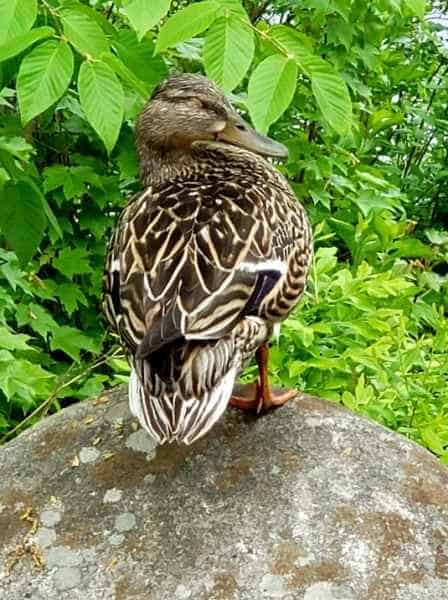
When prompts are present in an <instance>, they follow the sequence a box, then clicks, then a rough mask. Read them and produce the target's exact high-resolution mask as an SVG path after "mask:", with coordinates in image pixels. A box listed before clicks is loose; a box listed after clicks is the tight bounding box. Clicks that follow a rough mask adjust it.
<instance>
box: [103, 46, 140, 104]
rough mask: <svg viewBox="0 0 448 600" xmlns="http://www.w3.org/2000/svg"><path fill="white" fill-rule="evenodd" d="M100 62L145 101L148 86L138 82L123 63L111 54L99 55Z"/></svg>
mask: <svg viewBox="0 0 448 600" xmlns="http://www.w3.org/2000/svg"><path fill="white" fill-rule="evenodd" d="M101 60H102V61H103V62H105V63H106V64H108V65H109V67H111V68H112V69H113V70H114V72H115V73H116V74H117V75H118V76H119V77H120V79H121V80H122V81H124V82H126V83H127V84H128V85H129V86H130V87H131V88H133V89H134V90H135V91H136V92H137V93H138V94H140V96H142V97H144V98H145V100H146V99H147V97H148V94H149V86H148V85H147V84H146V83H144V82H143V81H140V79H139V78H138V77H136V76H135V75H134V73H133V72H132V71H131V69H129V68H128V67H127V66H126V65H125V63H124V62H122V61H121V60H120V59H119V58H118V57H117V56H115V54H112V53H111V52H108V53H105V54H102V55H101Z"/></svg>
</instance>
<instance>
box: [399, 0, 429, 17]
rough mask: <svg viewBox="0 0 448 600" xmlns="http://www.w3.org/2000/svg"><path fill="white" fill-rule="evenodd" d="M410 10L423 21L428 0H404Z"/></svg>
mask: <svg viewBox="0 0 448 600" xmlns="http://www.w3.org/2000/svg"><path fill="white" fill-rule="evenodd" d="M404 3H405V4H406V6H407V7H408V8H409V10H410V11H411V12H412V13H413V14H414V15H416V16H417V17H420V19H422V18H423V17H424V16H425V12H426V0H404Z"/></svg>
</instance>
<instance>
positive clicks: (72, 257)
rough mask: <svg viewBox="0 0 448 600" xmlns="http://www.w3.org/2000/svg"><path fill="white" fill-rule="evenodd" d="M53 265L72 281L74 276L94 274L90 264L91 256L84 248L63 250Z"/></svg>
mask: <svg viewBox="0 0 448 600" xmlns="http://www.w3.org/2000/svg"><path fill="white" fill-rule="evenodd" d="M53 265H54V266H55V267H56V269H58V271H60V272H61V273H63V274H64V275H65V276H66V277H68V278H69V279H71V278H72V277H73V275H79V274H81V273H92V270H93V269H92V267H91V266H90V263H89V254H88V252H87V251H86V250H85V249H84V248H63V249H62V250H61V251H60V252H59V255H58V257H57V258H55V259H54V261H53Z"/></svg>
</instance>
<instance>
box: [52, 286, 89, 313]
mask: <svg viewBox="0 0 448 600" xmlns="http://www.w3.org/2000/svg"><path fill="white" fill-rule="evenodd" d="M54 294H55V296H57V297H58V298H59V300H60V301H61V303H62V305H63V307H64V309H65V310H66V312H67V314H68V316H69V317H71V316H72V314H73V313H74V312H75V310H76V309H77V308H78V307H79V305H81V304H82V305H83V306H87V305H88V302H87V298H86V297H85V295H84V294H83V293H82V291H81V290H80V288H79V287H78V286H77V285H75V284H74V283H62V284H58V286H57V288H56V289H55V290H54Z"/></svg>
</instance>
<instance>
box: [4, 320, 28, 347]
mask: <svg viewBox="0 0 448 600" xmlns="http://www.w3.org/2000/svg"><path fill="white" fill-rule="evenodd" d="M29 339H30V336H29V335H25V334H23V333H14V332H12V331H11V330H10V329H8V328H7V327H4V326H3V325H0V348H3V349H5V350H30V349H31V348H30V346H29V345H28V344H27V341H28V340H29Z"/></svg>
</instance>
